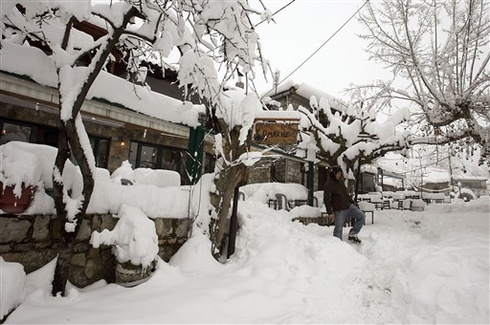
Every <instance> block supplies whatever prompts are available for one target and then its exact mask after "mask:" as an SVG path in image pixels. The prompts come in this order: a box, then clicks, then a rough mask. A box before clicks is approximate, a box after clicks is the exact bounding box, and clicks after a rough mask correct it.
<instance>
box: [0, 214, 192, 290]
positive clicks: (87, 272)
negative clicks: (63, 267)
mask: <svg viewBox="0 0 490 325" xmlns="http://www.w3.org/2000/svg"><path fill="white" fill-rule="evenodd" d="M117 220H118V219H116V218H114V217H112V215H110V214H105V215H88V216H87V217H86V218H85V219H84V220H83V221H82V226H81V229H80V231H79V233H78V235H77V238H76V242H75V246H74V254H73V257H72V260H71V264H72V267H71V270H70V274H69V277H68V279H69V281H70V282H71V283H72V284H74V285H75V286H77V287H85V286H87V285H89V284H92V283H94V282H96V281H98V280H101V279H105V280H106V281H108V282H114V281H115V267H116V260H115V257H114V255H113V254H112V252H111V247H109V246H102V247H100V248H97V249H95V248H93V247H92V246H91V245H90V236H91V234H92V232H94V231H99V232H100V231H102V230H103V229H108V230H112V229H114V227H115V225H116V223H117ZM153 221H154V222H155V228H156V233H157V235H158V245H159V256H160V257H161V258H162V259H163V260H164V261H168V260H169V259H170V257H172V255H174V254H175V252H177V250H178V249H179V248H180V247H181V246H182V245H183V244H184V243H185V241H186V240H187V238H188V232H189V228H190V226H191V222H192V221H191V220H189V219H163V218H162V219H153ZM60 241H61V236H60V224H59V222H58V220H57V218H56V216H54V215H13V214H1V215H0V255H1V256H2V257H3V259H4V260H5V261H7V262H17V263H20V264H22V265H23V266H24V270H25V272H26V273H30V272H33V271H35V270H37V269H39V268H40V267H42V266H44V265H46V264H47V263H49V262H50V261H51V260H53V259H54V258H55V257H56V254H57V251H58V248H59V246H60Z"/></svg>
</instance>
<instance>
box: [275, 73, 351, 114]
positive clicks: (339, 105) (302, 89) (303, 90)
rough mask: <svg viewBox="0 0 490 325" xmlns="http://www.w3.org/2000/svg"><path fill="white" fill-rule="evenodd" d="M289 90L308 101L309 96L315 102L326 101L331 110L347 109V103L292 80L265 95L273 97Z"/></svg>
mask: <svg viewBox="0 0 490 325" xmlns="http://www.w3.org/2000/svg"><path fill="white" fill-rule="evenodd" d="M291 88H294V89H295V92H296V94H298V95H300V96H302V97H304V98H306V99H308V100H309V99H310V98H311V96H315V97H316V99H317V100H319V99H320V98H325V99H328V102H329V104H330V106H331V107H332V108H333V109H336V110H338V111H344V110H345V109H347V107H348V104H347V103H345V102H343V101H341V100H340V99H338V98H336V97H334V96H332V95H330V94H328V93H326V92H324V91H323V90H320V89H318V88H315V87H313V86H310V85H308V84H306V83H300V84H298V83H295V82H294V81H293V80H289V81H286V82H283V83H281V84H280V85H278V86H277V88H274V89H273V90H272V91H270V92H269V93H267V96H273V95H276V94H279V93H282V92H285V91H288V90H290V89H291Z"/></svg>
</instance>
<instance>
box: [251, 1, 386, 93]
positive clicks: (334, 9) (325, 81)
mask: <svg viewBox="0 0 490 325" xmlns="http://www.w3.org/2000/svg"><path fill="white" fill-rule="evenodd" d="M290 1H291V0H268V1H264V3H265V5H266V6H267V7H268V8H269V9H270V10H271V12H276V11H277V10H278V9H280V8H282V7H283V6H284V5H286V4H287V3H289V2H290ZM363 3H364V0H350V1H341V0H308V1H305V0H297V1H295V2H293V3H292V4H291V5H290V6H288V7H287V8H285V9H284V10H282V11H281V12H279V13H278V14H276V15H275V16H274V19H275V23H270V24H267V23H265V22H264V23H262V24H260V25H259V26H258V27H257V32H258V33H259V36H260V39H261V43H262V46H263V51H264V54H265V56H266V58H267V59H268V60H269V61H270V63H271V66H272V69H273V70H279V71H280V72H281V78H280V79H281V80H282V79H284V78H285V77H287V75H289V74H290V73H291V72H292V71H293V70H294V69H295V68H297V67H298V66H299V65H300V64H301V63H302V62H303V61H304V60H305V59H306V58H308V57H309V56H310V55H311V54H312V53H313V52H314V51H316V50H317V49H318V48H319V47H320V46H321V45H322V44H323V43H324V42H325V41H326V40H327V39H328V38H329V37H330V36H332V35H333V34H334V33H335V31H336V30H337V29H338V28H339V27H340V26H342V25H343V24H344V23H345V22H346V21H347V20H348V19H349V18H350V17H351V16H352V15H353V14H354V13H355V12H356V11H357V9H358V8H360V7H361V6H362V4H363ZM362 10H366V7H364V8H363V9H362ZM361 32H362V27H361V25H360V23H359V22H358V21H357V19H356V18H353V19H352V20H351V21H350V22H349V23H348V24H347V25H346V26H344V28H343V29H342V30H340V31H339V32H338V33H337V34H336V35H335V36H334V37H333V38H332V39H331V40H330V41H329V42H328V43H327V44H326V45H325V46H324V47H322V49H321V50H320V51H318V52H317V53H316V54H315V55H314V56H313V57H312V58H311V59H310V60H309V61H308V62H307V63H305V64H304V65H303V66H302V67H301V68H300V69H299V70H298V71H296V72H295V73H294V74H293V75H292V76H291V77H289V78H288V80H290V79H292V80H294V81H295V82H296V83H307V84H309V85H311V86H314V87H315V88H318V89H320V90H322V91H325V92H327V93H329V94H331V95H333V96H337V97H340V98H342V97H343V96H345V94H342V91H343V90H344V89H345V88H346V87H348V86H349V84H350V83H355V84H360V83H369V82H371V81H373V80H377V79H387V78H389V77H390V73H389V72H388V71H385V70H383V68H382V67H381V66H377V65H375V63H374V62H373V61H370V60H369V59H368V54H367V53H366V52H365V48H366V46H367V42H366V41H364V40H362V39H361V38H359V37H358V36H357V34H360V33H361ZM269 79H271V78H269ZM256 84H257V87H258V89H259V90H260V91H262V90H269V88H271V87H272V80H269V83H267V82H266V81H265V80H264V78H263V77H262V76H261V75H260V74H259V76H258V77H257V80H256Z"/></svg>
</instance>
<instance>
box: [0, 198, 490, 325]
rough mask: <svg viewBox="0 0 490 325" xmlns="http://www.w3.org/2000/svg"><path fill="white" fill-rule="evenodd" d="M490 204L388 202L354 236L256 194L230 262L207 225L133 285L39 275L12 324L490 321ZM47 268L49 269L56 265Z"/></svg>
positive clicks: (244, 204)
mask: <svg viewBox="0 0 490 325" xmlns="http://www.w3.org/2000/svg"><path fill="white" fill-rule="evenodd" d="M463 212H464V215H462V213H463ZM489 212H490V201H489V198H488V197H486V198H484V199H483V198H482V199H479V200H475V201H471V202H469V203H464V202H462V201H456V202H453V203H450V204H433V205H429V206H428V207H427V208H426V210H425V211H423V212H413V211H400V210H378V211H376V212H375V214H376V218H375V220H376V223H375V224H373V225H371V224H368V225H366V226H365V227H364V228H363V229H362V231H361V233H360V238H361V239H362V240H363V243H362V244H361V245H351V244H348V243H346V242H341V241H339V240H338V239H336V238H334V237H333V236H332V230H333V229H332V228H331V227H330V228H329V227H320V226H318V225H315V224H311V225H309V226H304V225H302V224H301V223H299V222H291V219H290V218H285V215H286V214H287V212H285V211H275V210H271V209H269V208H267V207H266V206H265V205H264V204H262V203H261V202H258V201H254V200H251V199H250V198H248V199H247V200H246V201H240V205H239V217H240V225H241V227H240V230H239V233H238V238H237V246H236V252H235V254H234V255H233V256H232V257H231V258H230V259H229V260H228V261H226V263H224V264H221V263H218V262H216V261H215V260H214V259H213V258H212V257H211V255H210V247H211V246H210V243H209V240H208V239H207V238H206V237H205V236H203V235H202V234H201V233H199V232H196V233H195V235H194V236H193V237H192V238H191V239H190V240H188V241H187V243H186V244H185V245H184V246H183V247H182V248H181V249H180V250H179V252H178V253H177V254H176V255H175V256H174V257H173V258H172V259H171V261H170V262H169V263H165V262H163V261H161V260H160V261H159V264H158V270H157V271H156V272H155V273H154V274H153V276H152V277H151V278H150V279H149V280H148V281H147V282H145V283H143V284H140V285H139V286H137V287H134V288H125V287H122V286H119V285H116V284H105V283H103V282H100V283H97V284H95V285H93V286H90V287H87V288H84V289H78V288H72V289H71V290H70V293H69V295H68V297H52V296H50V295H49V288H47V287H46V284H45V283H43V281H45V280H43V278H40V277H39V276H38V279H37V281H39V282H41V283H39V284H37V287H36V288H37V289H36V290H33V289H32V288H31V290H30V293H29V294H27V295H26V296H25V297H23V302H22V304H21V305H20V306H19V307H18V308H17V309H16V310H15V311H14V312H13V313H12V314H11V315H10V316H9V317H8V318H7V319H6V321H5V323H6V324H19V323H24V324H25V323H31V324H32V323H50V324H60V323H67V322H70V323H77V324H81V323H83V324H121V323H138V324H141V323H159V324H162V323H441V324H442V323H460V324H463V323H488V322H489V276H488V274H489V217H488V216H489ZM462 218H464V219H462ZM347 231H348V228H344V232H347ZM17 272H19V273H20V275H19V277H22V270H20V269H18V270H17ZM39 272H44V277H48V278H49V277H50V276H51V275H50V274H51V272H52V266H50V265H48V266H46V270H44V271H43V269H41V270H39ZM39 272H38V275H39ZM31 275H32V274H28V275H27V276H26V282H29V281H30V283H31V286H32V285H33V283H32V281H31ZM10 279H16V276H15V275H11V276H9V277H8V278H7V277H5V276H3V277H2V287H4V286H3V285H4V283H5V282H8V281H10ZM44 279H45V278H44ZM19 290H21V289H19ZM10 297H11V296H10V295H9V296H7V300H9V299H10ZM3 299H5V298H3Z"/></svg>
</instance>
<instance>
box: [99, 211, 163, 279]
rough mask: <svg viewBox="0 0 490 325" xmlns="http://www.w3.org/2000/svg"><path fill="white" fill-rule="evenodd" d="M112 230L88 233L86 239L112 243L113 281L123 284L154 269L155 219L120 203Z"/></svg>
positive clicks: (155, 248)
mask: <svg viewBox="0 0 490 325" xmlns="http://www.w3.org/2000/svg"><path fill="white" fill-rule="evenodd" d="M117 218H119V221H118V222H117V224H116V226H115V227H114V229H113V230H107V229H104V230H103V231H102V232H98V231H95V232H93V233H92V237H91V239H90V243H91V244H92V246H93V247H95V248H98V247H99V246H100V245H110V246H112V252H113V254H114V255H115V256H116V259H117V263H118V264H117V266H116V282H117V283H119V284H122V285H125V286H133V285H137V284H139V283H141V282H143V281H145V280H146V279H147V278H148V277H149V276H150V275H151V274H152V272H153V271H154V269H155V267H156V264H157V259H158V236H157V233H156V228H155V223H154V222H153V221H152V220H151V219H149V218H148V217H147V216H146V215H145V214H144V213H143V211H141V210H140V209H138V208H135V207H132V206H130V205H127V204H123V205H122V207H121V210H120V211H119V214H118V215H117Z"/></svg>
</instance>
